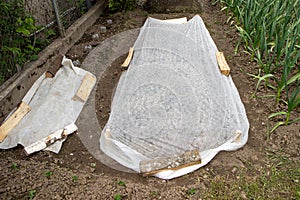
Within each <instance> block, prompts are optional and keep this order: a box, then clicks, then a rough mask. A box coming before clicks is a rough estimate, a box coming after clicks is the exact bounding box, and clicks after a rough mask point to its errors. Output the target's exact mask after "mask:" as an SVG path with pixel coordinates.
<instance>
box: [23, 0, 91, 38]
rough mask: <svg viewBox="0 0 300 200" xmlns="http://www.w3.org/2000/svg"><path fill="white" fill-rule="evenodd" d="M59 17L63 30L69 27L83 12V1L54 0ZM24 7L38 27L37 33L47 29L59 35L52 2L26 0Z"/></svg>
mask: <svg viewBox="0 0 300 200" xmlns="http://www.w3.org/2000/svg"><path fill="white" fill-rule="evenodd" d="M56 3H57V8H58V12H59V17H60V20H61V22H62V25H63V28H64V29H67V28H68V27H69V26H71V25H72V24H73V23H74V22H75V21H76V20H77V19H78V18H80V17H81V15H82V14H83V13H84V11H85V7H86V3H85V1H84V0H56ZM25 7H26V9H27V10H28V11H29V13H31V14H32V16H33V17H34V18H35V21H36V25H37V26H39V27H40V29H39V30H38V31H37V33H42V32H44V31H47V30H49V29H52V30H55V32H56V33H57V35H58V33H59V31H60V30H59V29H58V26H57V20H56V17H55V9H54V6H53V3H52V0H26V1H25Z"/></svg>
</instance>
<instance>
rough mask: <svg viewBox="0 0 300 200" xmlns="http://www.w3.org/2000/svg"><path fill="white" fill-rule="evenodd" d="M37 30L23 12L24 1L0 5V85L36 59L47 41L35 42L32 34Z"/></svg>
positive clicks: (7, 2)
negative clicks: (28, 62)
mask: <svg viewBox="0 0 300 200" xmlns="http://www.w3.org/2000/svg"><path fill="white" fill-rule="evenodd" d="M37 29H38V27H37V26H36V25H35V20H34V18H33V17H32V16H31V15H30V14H29V13H28V12H27V11H26V10H25V7H24V0H12V1H11V0H3V1H2V3H0V38H1V40H0V66H1V68H0V84H1V83H2V82H4V81H5V80H7V79H8V78H10V77H11V76H12V75H14V74H15V73H16V72H18V71H19V70H20V69H21V68H22V67H23V65H24V64H25V63H26V62H27V61H31V60H36V59H38V56H37V54H38V52H39V51H40V50H41V48H40V46H41V44H43V45H44V46H45V43H47V41H46V40H44V39H43V40H39V41H38V42H37V38H36V37H35V34H34V33H35V31H37ZM51 34H53V33H51Z"/></svg>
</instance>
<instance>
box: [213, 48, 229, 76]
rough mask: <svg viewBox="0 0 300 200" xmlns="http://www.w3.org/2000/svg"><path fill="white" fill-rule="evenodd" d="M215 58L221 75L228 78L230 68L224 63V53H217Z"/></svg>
mask: <svg viewBox="0 0 300 200" xmlns="http://www.w3.org/2000/svg"><path fill="white" fill-rule="evenodd" d="M216 57H217V61H218V65H219V68H220V70H221V73H222V74H224V75H226V76H229V74H230V68H229V66H228V64H227V62H226V59H225V56H224V53H223V52H217V53H216Z"/></svg>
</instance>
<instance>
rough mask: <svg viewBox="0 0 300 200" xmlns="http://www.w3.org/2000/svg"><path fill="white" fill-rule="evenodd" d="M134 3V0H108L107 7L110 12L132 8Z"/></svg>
mask: <svg viewBox="0 0 300 200" xmlns="http://www.w3.org/2000/svg"><path fill="white" fill-rule="evenodd" d="M135 5H136V0H109V1H108V8H109V11H110V12H121V11H122V12H125V11H128V10H132V9H133V8H134V7H135Z"/></svg>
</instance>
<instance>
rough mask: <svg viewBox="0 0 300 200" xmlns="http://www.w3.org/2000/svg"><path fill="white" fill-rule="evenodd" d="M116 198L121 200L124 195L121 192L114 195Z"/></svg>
mask: <svg viewBox="0 0 300 200" xmlns="http://www.w3.org/2000/svg"><path fill="white" fill-rule="evenodd" d="M114 199H115V200H121V199H122V196H121V195H120V194H116V195H115V197H114Z"/></svg>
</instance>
